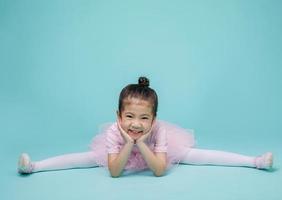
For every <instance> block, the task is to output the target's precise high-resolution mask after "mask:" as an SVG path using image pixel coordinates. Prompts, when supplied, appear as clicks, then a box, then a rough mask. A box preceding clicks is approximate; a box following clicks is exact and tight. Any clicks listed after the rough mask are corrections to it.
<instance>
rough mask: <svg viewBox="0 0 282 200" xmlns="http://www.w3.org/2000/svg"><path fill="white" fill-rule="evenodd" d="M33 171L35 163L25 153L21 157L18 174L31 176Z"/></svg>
mask: <svg viewBox="0 0 282 200" xmlns="http://www.w3.org/2000/svg"><path fill="white" fill-rule="evenodd" d="M32 170H33V163H32V162H31V159H30V157H29V155H28V154H27V153H23V154H21V155H20V157H19V161H18V173H20V174H30V173H32Z"/></svg>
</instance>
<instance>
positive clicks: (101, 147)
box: [90, 120, 196, 171]
mask: <svg viewBox="0 0 282 200" xmlns="http://www.w3.org/2000/svg"><path fill="white" fill-rule="evenodd" d="M111 125H112V124H107V125H106V126H104V127H103V128H102V130H101V131H100V133H99V134H97V135H96V136H95V137H94V138H93V140H92V143H91V145H90V148H91V150H92V151H93V156H94V159H95V160H96V162H97V164H98V165H99V166H103V167H107V166H108V161H107V158H108V151H107V147H106V137H107V135H106V130H107V128H109V127H110V126H111ZM158 125H159V126H161V127H162V128H163V129H165V130H166V134H167V144H168V146H167V167H168V168H170V167H171V166H173V165H175V164H178V163H179V162H181V160H182V159H183V158H184V157H185V156H186V155H187V153H188V152H189V150H190V149H191V148H192V147H194V146H195V143H196V142H195V138H194V131H193V130H192V129H184V128H181V127H179V126H177V125H175V124H171V123H168V122H164V121H160V120H158ZM131 154H134V155H131V156H130V158H131V159H129V160H128V163H127V165H126V167H125V169H126V170H133V171H139V170H143V169H146V168H148V167H147V164H146V163H145V161H144V159H143V158H142V155H141V153H140V152H139V154H138V153H136V151H135V152H134V151H133V152H132V153H131Z"/></svg>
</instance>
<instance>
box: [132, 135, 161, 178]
mask: <svg viewBox="0 0 282 200" xmlns="http://www.w3.org/2000/svg"><path fill="white" fill-rule="evenodd" d="M136 144H137V146H138V148H139V150H140V152H141V154H142V155H143V158H144V159H145V161H146V163H147V165H148V167H149V168H150V169H151V170H152V171H153V173H154V175H155V176H162V175H163V174H164V173H165V170H166V153H163V152H160V153H153V152H152V151H151V149H150V148H149V147H148V146H147V145H146V143H144V142H143V141H138V140H137V143H136Z"/></svg>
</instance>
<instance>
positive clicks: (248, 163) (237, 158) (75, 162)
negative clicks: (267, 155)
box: [32, 148, 255, 172]
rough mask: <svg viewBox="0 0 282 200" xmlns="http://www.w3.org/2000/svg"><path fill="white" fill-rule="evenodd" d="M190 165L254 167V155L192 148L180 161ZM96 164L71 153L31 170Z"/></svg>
mask: <svg viewBox="0 0 282 200" xmlns="http://www.w3.org/2000/svg"><path fill="white" fill-rule="evenodd" d="M180 163H183V164H192V165H223V166H244V167H255V157H249V156H245V155H241V154H236V153H231V152H225V151H216V150H204V149H195V148H192V149H191V150H190V151H189V153H188V154H187V155H186V157H185V158H184V159H183V160H182V161H181V162H180ZM96 166H98V165H97V164H96V162H95V160H94V158H93V152H91V151H89V152H83V153H72V154H65V155H61V156H56V157H52V158H48V159H46V160H42V161H38V162H33V170H32V171H33V172H39V171H49V170H62V169H72V168H89V167H96Z"/></svg>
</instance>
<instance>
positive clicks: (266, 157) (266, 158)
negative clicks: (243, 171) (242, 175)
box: [255, 152, 273, 169]
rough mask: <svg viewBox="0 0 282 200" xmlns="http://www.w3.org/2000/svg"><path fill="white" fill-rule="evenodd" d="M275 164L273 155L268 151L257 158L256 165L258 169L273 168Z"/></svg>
mask: <svg viewBox="0 0 282 200" xmlns="http://www.w3.org/2000/svg"><path fill="white" fill-rule="evenodd" d="M272 164H273V155H272V153H271V152H267V153H265V154H262V155H261V156H258V157H256V158H255V166H256V168H257V169H271V168H272Z"/></svg>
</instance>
